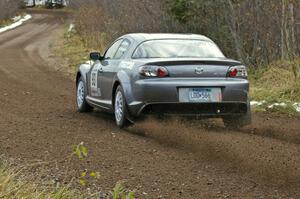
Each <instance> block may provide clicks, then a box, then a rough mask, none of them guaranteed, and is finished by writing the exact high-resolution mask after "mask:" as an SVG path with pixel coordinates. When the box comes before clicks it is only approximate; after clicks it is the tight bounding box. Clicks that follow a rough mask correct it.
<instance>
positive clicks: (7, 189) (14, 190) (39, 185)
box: [0, 143, 135, 199]
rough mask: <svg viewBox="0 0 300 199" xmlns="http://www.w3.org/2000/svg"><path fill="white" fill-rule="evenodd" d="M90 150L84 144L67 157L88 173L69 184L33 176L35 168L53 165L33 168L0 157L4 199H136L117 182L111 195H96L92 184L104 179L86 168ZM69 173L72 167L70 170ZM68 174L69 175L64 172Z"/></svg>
mask: <svg viewBox="0 0 300 199" xmlns="http://www.w3.org/2000/svg"><path fill="white" fill-rule="evenodd" d="M88 153H89V151H88V149H87V148H86V146H84V144H83V143H80V144H78V145H74V146H73V152H72V153H71V154H70V156H69V157H66V159H67V161H68V164H71V160H74V159H77V161H79V162H81V165H83V167H84V169H83V171H82V172H81V173H79V174H78V175H77V176H73V177H72V180H71V181H70V182H69V183H68V184H65V182H61V183H60V182H59V181H57V180H54V179H51V178H49V177H45V176H44V177H43V179H41V178H40V177H39V175H37V174H36V173H35V172H32V171H31V170H32V168H33V167H35V166H37V167H39V168H40V167H41V165H42V164H49V163H51V162H42V163H41V162H37V163H32V164H25V165H24V164H21V166H20V164H17V163H16V162H14V160H8V159H7V158H5V157H3V156H0V199H2V198H3V199H6V198H31V199H35V198H36V199H49V198H51V199H74V198H78V199H81V198H82V199H84V198H91V199H93V198H95V199H96V198H103V199H134V198H135V194H134V192H133V191H130V190H128V189H126V188H125V187H124V186H123V183H122V182H117V183H116V185H115V187H114V188H113V189H112V191H111V192H109V193H102V192H96V191H95V192H93V190H92V188H90V186H89V185H90V184H92V183H94V180H96V179H98V178H100V177H101V173H100V172H98V171H93V170H90V169H89V168H87V167H86V165H85V166H84V160H85V159H86V158H87V157H88ZM67 169H68V167H67ZM64 172H66V173H67V172H68V171H64Z"/></svg>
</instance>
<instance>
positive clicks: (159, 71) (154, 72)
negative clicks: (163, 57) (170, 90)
mask: <svg viewBox="0 0 300 199" xmlns="http://www.w3.org/2000/svg"><path fill="white" fill-rule="evenodd" d="M139 71H140V74H141V75H143V76H145V77H166V76H168V75H169V72H168V70H167V69H166V68H165V67H162V66H142V67H140V69H139Z"/></svg>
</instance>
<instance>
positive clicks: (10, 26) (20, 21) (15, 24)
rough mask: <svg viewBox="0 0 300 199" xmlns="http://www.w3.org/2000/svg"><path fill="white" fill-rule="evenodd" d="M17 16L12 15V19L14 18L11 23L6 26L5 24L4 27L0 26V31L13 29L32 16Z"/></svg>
mask: <svg viewBox="0 0 300 199" xmlns="http://www.w3.org/2000/svg"><path fill="white" fill-rule="evenodd" d="M18 17H19V16H18ZM18 17H14V18H13V20H14V21H15V20H16V21H15V22H14V23H13V24H11V25H8V26H5V27H3V28H0V33H2V32H5V31H8V30H11V29H14V28H16V27H18V26H20V25H22V24H23V23H24V22H25V21H28V20H29V19H31V18H32V16H31V15H25V16H24V17H22V18H21V17H20V18H18Z"/></svg>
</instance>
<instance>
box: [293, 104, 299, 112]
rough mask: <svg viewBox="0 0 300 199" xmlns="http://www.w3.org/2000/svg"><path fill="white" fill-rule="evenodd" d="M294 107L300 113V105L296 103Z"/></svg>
mask: <svg viewBox="0 0 300 199" xmlns="http://www.w3.org/2000/svg"><path fill="white" fill-rule="evenodd" d="M293 107H294V108H295V109H296V111H297V112H300V103H294V104H293Z"/></svg>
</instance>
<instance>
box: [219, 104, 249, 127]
mask: <svg viewBox="0 0 300 199" xmlns="http://www.w3.org/2000/svg"><path fill="white" fill-rule="evenodd" d="M247 107H248V108H247V113H246V114H244V115H241V116H228V117H224V118H223V122H224V126H225V127H226V128H227V129H231V130H238V129H241V128H243V127H244V126H247V125H250V124H251V123H252V114H251V107H250V103H248V105H247Z"/></svg>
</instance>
